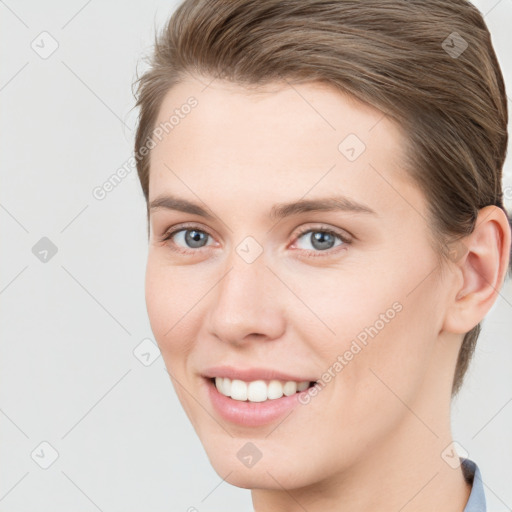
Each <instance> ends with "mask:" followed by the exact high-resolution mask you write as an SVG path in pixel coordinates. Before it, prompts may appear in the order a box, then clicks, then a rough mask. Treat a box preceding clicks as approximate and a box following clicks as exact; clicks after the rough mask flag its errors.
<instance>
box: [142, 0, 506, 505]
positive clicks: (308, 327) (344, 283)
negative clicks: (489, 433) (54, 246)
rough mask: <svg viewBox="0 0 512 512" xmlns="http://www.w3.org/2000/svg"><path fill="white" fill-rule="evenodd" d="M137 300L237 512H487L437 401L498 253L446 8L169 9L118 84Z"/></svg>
mask: <svg viewBox="0 0 512 512" xmlns="http://www.w3.org/2000/svg"><path fill="white" fill-rule="evenodd" d="M138 106H139V107H140V118H139V126H138V132H137V137H136V143H135V155H136V158H137V162H138V174H139V178H140V181H141V185H142V189H143V192H144V195H145V198H146V201H147V205H148V229H149V253H148V261H147V273H146V303H147V308H148V314H149V318H150V322H151V327H152V330H153V333H154V335H155V338H156V340H157V342H158V345H159V347H160V350H161V352H162V355H163V358H164V361H165V364H166V367H167V370H168V372H169V374H170V376H171V379H172V382H173V384H174V387H175V389H176V392H177V394H178V397H179V399H180V401H181V404H182V405H183V408H184V410H185V411H186V413H187V415H188V417H189V419H190V421H191V423H192V425H193V427H194V429H195V430H196V432H197V434H198V436H199V438H200V439H201V442H202V443H203V445H204V448H205V450H206V452H207V454H208V457H209V459H210V461H211V463H212V465H213V467H214V468H215V470H216V471H217V473H218V474H219V476H221V477H222V478H223V479H225V480H226V481H227V482H229V483H230V484H232V485H235V486H238V487H243V488H248V489H251V491H252V500H253V505H254V509H255V511H256V512H271V511H278V510H279V511H283V510H287V511H295V510H307V511H308V512H315V511H317V510H344V511H358V512H363V511H370V510H371V511H374V510H377V509H378V510H380V511H388V510H389V511H391V510H392V511H398V510H400V511H405V512H412V511H426V510H443V512H461V511H466V512H469V511H472V512H473V511H484V510H485V497H484V492H483V485H482V482H481V476H480V472H479V469H478V466H477V464H476V463H475V461H473V460H471V459H470V458H468V457H467V453H464V447H463V446H460V445H459V444H458V443H457V442H456V441H455V440H454V439H453V438H452V433H451V426H450V403H451V399H452V397H453V396H455V395H456V394H457V392H458V391H459V389H460V387H461V385H462V382H463V378H464V374H465V372H466V369H467V367H468V364H469V362H470V360H471V356H472V353H473V350H474V347H475V343H476V340H477V338H478V334H479V331H480V322H481V321H482V319H483V318H484V317H485V315H486V313H487V312H488V311H489V310H490V308H491V307H492V305H493V304H494V303H495V301H496V298H497V294H498V291H499V290H500V288H501V286H502V284H503V282H504V279H505V277H506V274H507V268H508V266H509V262H510V246H511V233H510V223H509V219H508V218H507V215H506V212H505V208H504V205H503V198H502V190H501V172H502V166H503V161H504V158H505V152H506V146H507V102H506V94H505V88H504V83H503V78H502V74H501V70H500V68H499V65H498V62H497V59H496V55H495V52H494V50H493V47H492V44H491V41H490V36H489V32H488V30H487V27H486V25H485V23H484V21H483V19H482V16H481V14H480V13H479V12H478V10H477V9H476V8H475V7H474V6H472V5H471V4H470V3H469V2H466V1H464V0H455V1H454V0H450V1H446V0H378V1H375V0H372V1H345V0H338V1H336V0H307V1H304V0H301V1H299V0H295V1H286V2H283V1H282V0H258V1H251V0H230V1H227V0H208V1H201V0H198V1H191V0H185V1H184V2H183V3H182V4H181V5H180V6H179V8H178V9H177V11H176V12H175V13H174V14H173V16H172V17H171V19H170V21H169V23H168V25H167V26H166V28H165V30H164V31H163V33H162V34H161V36H160V38H159V39H158V41H157V43H156V46H155V50H154V56H153V59H152V63H151V66H150V68H149V69H148V70H147V72H146V73H145V74H144V75H143V76H142V77H141V78H140V80H139V84H138Z"/></svg>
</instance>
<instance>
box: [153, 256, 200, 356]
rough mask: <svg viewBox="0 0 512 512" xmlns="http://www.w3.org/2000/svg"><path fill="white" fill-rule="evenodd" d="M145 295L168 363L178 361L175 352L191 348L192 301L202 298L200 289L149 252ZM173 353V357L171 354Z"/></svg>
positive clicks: (182, 352)
mask: <svg viewBox="0 0 512 512" xmlns="http://www.w3.org/2000/svg"><path fill="white" fill-rule="evenodd" d="M187 290H190V291H189V292H188V291H187ZM198 294H199V295H198ZM196 295H198V297H196ZM145 296H146V308H147V312H148V318H149V322H150V325H151V330H152V331H153V334H154V336H155V340H156V342H157V343H158V346H159V348H160V351H161V352H162V356H163V357H164V360H165V362H166V364H167V362H168V361H177V360H178V359H175V358H174V356H177V355H178V354H184V353H187V352H189V351H190V349H191V346H190V343H187V340H190V339H193V336H192V334H191V333H189V332H188V331H187V328H190V326H191V325H193V322H191V319H192V318H193V313H194V309H193V305H194V303H196V302H197V300H199V297H200V290H196V291H195V292H194V288H191V287H190V286H187V285H186V282H184V280H183V278H182V277H181V276H180V273H179V271H177V270H176V269H175V268H172V267H170V266H168V265H165V264H162V262H161V261H159V259H158V258H156V257H154V256H152V255H151V254H150V255H149V256H148V260H147V266H146V282H145ZM170 354H172V355H173V357H172V358H170V357H168V356H169V355H170Z"/></svg>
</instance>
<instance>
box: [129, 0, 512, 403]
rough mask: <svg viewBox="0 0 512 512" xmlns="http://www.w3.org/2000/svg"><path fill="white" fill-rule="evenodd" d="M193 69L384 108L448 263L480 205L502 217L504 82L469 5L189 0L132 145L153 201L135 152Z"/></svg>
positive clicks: (463, 362) (146, 96)
mask: <svg viewBox="0 0 512 512" xmlns="http://www.w3.org/2000/svg"><path fill="white" fill-rule="evenodd" d="M194 75H201V76H208V77H218V78H220V79H224V80H229V81H232V82H234V83H236V84H240V85H245V86H258V85H264V84H267V83H271V82H278V81H282V80H283V79H286V80H287V81H289V82H290V83H300V82H308V81H321V82H325V83H327V84H330V85H332V86H334V87H336V88H338V90H340V91H343V92H348V93H349V94H352V95H353V96H354V97H356V98H357V99H359V100H361V101H363V102H365V103H367V104H369V105H372V106H374V107H376V108H378V109H380V110H381V111H383V112H384V113H385V114H386V115H387V116H388V117H390V118H391V119H392V120H394V121H396V123H397V124H398V125H400V126H402V127H403V128H404V130H405V133H407V136H408V140H407V143H408V148H407V149H408V151H407V162H406V163H407V169H408V172H409V174H410V176H411V178H412V179H413V180H414V181H415V183H417V185H418V186H419V187H420V189H421V190H422V192H423V193H424V194H425V197H426V198H427V200H428V203H429V212H428V214H429V219H428V220H429V226H430V228H431V231H432V234H433V240H434V245H435V246H436V248H437V249H438V251H437V253H438V255H439V261H440V262H441V263H442V262H443V261H446V259H447V258H448V259H449V258H450V254H453V251H450V250H449V248H450V247H453V245H451V244H452V242H453V241H455V242H456V243H457V240H459V239H461V238H463V237H464V236H466V235H468V234H470V233H471V232H472V231H473V229H474V227H475V221H476V217H477V215H478V211H479V209H481V208H483V207H484V206H487V205H496V206H498V207H500V208H502V209H503V210H504V211H505V212H506V210H505V208H504V205H503V192H502V185H501V179H502V167H503V162H504V159H505V154H506V148H507V141H508V134H507V122H508V112H507V97H506V94H505V85H504V81H503V76H502V73H501V70H500V67H499V64H498V60H497V58H496V54H495V52H494V49H493V46H492V43H491V37H490V34H489V31H488V29H487V26H486V24H485V22H484V20H483V17H482V15H481V13H480V12H479V11H478V10H477V8H476V7H474V6H473V5H472V4H471V3H470V2H469V1H466V0H449V1H448V0H286V1H283V0H185V1H183V2H182V3H181V4H180V6H179V7H178V9H177V10H176V11H175V12H174V14H173V15H172V16H171V18H170V20H169V22H168V24H167V26H166V27H165V28H164V30H163V32H162V33H161V35H160V36H159V37H157V39H156V43H155V49H154V54H153V57H152V61H151V66H150V68H149V70H148V71H146V72H145V73H144V74H143V76H142V77H141V78H139V80H138V82H137V106H139V107H140V113H139V124H138V130H137V134H136V140H135V152H136V156H137V170H138V175H139V179H140V182H141V185H142V190H143V192H144V195H145V198H146V203H147V202H148V188H149V166H150V153H147V152H146V154H145V155H144V156H140V153H139V151H140V150H141V148H142V147H143V145H144V143H145V141H146V140H148V138H151V136H152V132H153V130H154V128H155V122H156V119H157V116H158V113H159V109H160V106H161V103H162V100H163V97H164V96H165V94H166V93H167V92H168V91H169V89H170V88H171V87H173V86H174V85H175V84H177V83H179V82H180V81H181V80H183V79H184V78H186V77H189V76H194ZM509 222H512V220H511V219H509ZM459 248H460V246H459ZM455 253H457V251H455ZM510 263H511V265H510V268H509V273H512V258H511V261H510ZM479 333H480V324H478V325H476V326H475V327H474V328H473V329H472V330H471V331H469V332H468V333H466V334H465V336H464V340H463V343H462V346H461V349H460V352H459V356H458V361H457V366H456V370H455V375H454V380H453V386H452V396H455V395H456V394H457V393H458V391H459V389H460V387H461V385H462V382H463V378H464V375H465V373H466V370H467V368H468V365H469V363H470V361H471V358H472V355H473V352H474V348H475V344H476V341H477V338H478V335H479Z"/></svg>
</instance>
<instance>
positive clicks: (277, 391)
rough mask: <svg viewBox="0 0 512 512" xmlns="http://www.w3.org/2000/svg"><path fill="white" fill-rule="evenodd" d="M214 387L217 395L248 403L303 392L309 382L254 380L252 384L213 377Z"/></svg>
mask: <svg viewBox="0 0 512 512" xmlns="http://www.w3.org/2000/svg"><path fill="white" fill-rule="evenodd" d="M215 386H216V387H217V390H218V391H219V393H222V394H223V395H224V396H229V397H231V398H233V399H234V400H240V401H245V400H248V401H249V402H265V401H266V400H275V399H277V398H281V397H282V396H283V395H285V396H291V395H293V394H295V393H297V391H299V392H300V391H304V390H305V389H307V388H309V381H307V380H306V381H301V382H294V381H287V382H281V381H279V380H271V381H270V382H266V381H264V380H255V381H252V382H244V381H243V380H238V379H233V380H231V379H228V378H227V377H225V378H222V377H215Z"/></svg>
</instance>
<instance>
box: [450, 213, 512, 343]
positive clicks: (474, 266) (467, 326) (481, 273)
mask: <svg viewBox="0 0 512 512" xmlns="http://www.w3.org/2000/svg"><path fill="white" fill-rule="evenodd" d="M510 244H511V234H510V225H509V222H508V218H507V215H506V214H505V212H504V211H503V210H502V209H501V208H499V207H497V206H492V205H491V206H486V207H485V208H482V209H481V210H480V211H479V214H478V218H477V221H476V225H475V229H474V230H473V232H472V233H471V234H470V235H468V236H467V237H465V238H464V239H463V240H462V241H461V242H460V243H459V244H458V245H457V247H458V249H457V251H456V252H457V256H458V259H457V260H456V261H453V263H454V264H455V265H457V266H458V268H459V272H460V276H461V277H460V278H459V283H458V285H457V287H456V289H455V293H454V296H453V301H452V302H451V305H450V307H449V310H448V311H447V316H446V320H445V326H444V328H445V330H447V331H449V332H455V333H460V334H462V333H466V332H468V331H470V330H471V329H472V328H473V327H474V326H475V325H477V324H478V323H479V322H480V321H481V320H482V319H483V318H484V317H485V315H486V314H487V312H488V311H489V310H490V309H491V307H492V305H493V304H494V303H495V301H496V299H497V297H498V293H499V291H500V288H501V286H502V284H503V281H504V278H505V275H506V272H507V269H508V264H509V257H510ZM462 248H464V251H463V250H462Z"/></svg>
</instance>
